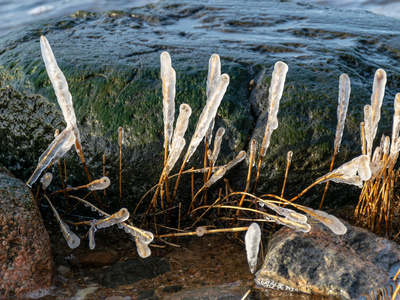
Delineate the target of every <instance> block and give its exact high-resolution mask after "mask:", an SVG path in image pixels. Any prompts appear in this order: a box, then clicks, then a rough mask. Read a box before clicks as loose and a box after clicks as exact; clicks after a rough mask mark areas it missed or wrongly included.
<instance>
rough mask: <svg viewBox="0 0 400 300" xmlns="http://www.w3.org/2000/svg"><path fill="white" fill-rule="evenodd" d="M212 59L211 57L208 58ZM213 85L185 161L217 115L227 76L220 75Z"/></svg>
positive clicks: (225, 87)
mask: <svg viewBox="0 0 400 300" xmlns="http://www.w3.org/2000/svg"><path fill="white" fill-rule="evenodd" d="M211 59H214V58H213V57H211V58H210V60H211ZM215 80H216V81H215V85H212V86H211V87H210V88H212V90H211V91H210V97H209V98H208V99H207V102H206V105H205V106H204V109H203V111H202V113H201V115H200V117H199V121H198V122H197V125H196V130H195V132H194V134H193V136H192V139H191V141H190V144H189V147H188V150H187V153H186V157H187V159H186V160H187V161H188V160H189V159H190V158H191V157H192V155H193V153H194V152H195V151H196V149H197V146H198V145H199V144H200V142H201V140H202V139H203V137H204V135H205V134H206V132H207V130H208V128H209V126H210V123H211V121H212V120H213V119H214V118H215V115H216V114H217V110H218V107H219V105H220V103H221V100H222V98H223V97H224V94H225V92H226V89H227V88H228V84H229V75H227V74H222V75H221V76H219V77H218V80H217V79H215Z"/></svg>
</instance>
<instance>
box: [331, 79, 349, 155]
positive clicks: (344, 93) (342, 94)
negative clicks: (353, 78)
mask: <svg viewBox="0 0 400 300" xmlns="http://www.w3.org/2000/svg"><path fill="white" fill-rule="evenodd" d="M350 91H351V87H350V78H349V76H347V74H342V75H340V78H339V99H338V102H339V103H338V108H337V118H338V123H337V127H336V137H335V149H337V152H339V149H340V144H341V142H342V136H343V129H344V124H345V121H346V115H347V108H348V106H349V99H350Z"/></svg>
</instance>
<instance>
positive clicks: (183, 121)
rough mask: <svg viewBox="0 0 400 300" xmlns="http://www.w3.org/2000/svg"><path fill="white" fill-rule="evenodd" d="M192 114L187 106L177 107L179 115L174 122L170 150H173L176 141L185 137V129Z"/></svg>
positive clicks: (183, 104) (184, 104)
mask: <svg viewBox="0 0 400 300" xmlns="http://www.w3.org/2000/svg"><path fill="white" fill-rule="evenodd" d="M191 114H192V109H191V107H190V106H189V104H186V103H182V104H181V105H180V106H179V115H178V119H177V120H176V124H175V130H174V135H173V137H172V144H171V148H174V144H175V142H176V140H177V139H179V138H183V137H184V136H185V132H186V129H187V127H188V124H189V118H190V115H191Z"/></svg>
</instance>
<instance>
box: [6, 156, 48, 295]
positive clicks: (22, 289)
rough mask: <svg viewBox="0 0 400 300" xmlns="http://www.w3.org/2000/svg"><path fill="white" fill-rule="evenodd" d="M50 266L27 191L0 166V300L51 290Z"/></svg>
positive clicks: (42, 232) (37, 216)
mask: <svg viewBox="0 0 400 300" xmlns="http://www.w3.org/2000/svg"><path fill="white" fill-rule="evenodd" d="M52 263H53V259H52V255H51V248H50V239H49V235H48V234H47V231H46V229H45V227H44V225H43V221H42V217H41V216H40V213H39V211H38V208H37V205H36V203H35V202H34V198H33V195H32V193H31V191H30V190H29V188H28V187H27V186H26V185H25V183H24V182H22V181H21V180H19V179H17V178H15V177H14V176H12V175H11V174H10V173H9V172H8V171H7V170H6V169H5V168H4V167H3V166H2V165H1V164H0V298H2V297H4V298H2V299H9V298H12V297H17V298H22V297H23V296H26V295H29V294H30V295H36V296H39V295H41V293H43V292H45V291H46V289H49V288H50V286H51V279H52Z"/></svg>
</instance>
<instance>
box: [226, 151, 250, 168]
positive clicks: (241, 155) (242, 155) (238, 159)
mask: <svg viewBox="0 0 400 300" xmlns="http://www.w3.org/2000/svg"><path fill="white" fill-rule="evenodd" d="M245 158H246V151H244V150H242V151H240V152H239V154H238V155H237V156H236V157H235V158H234V159H232V160H231V161H230V162H228V163H227V164H226V170H227V171H228V170H230V169H232V168H233V167H234V166H236V165H237V164H238V163H240V162H241V161H242V160H243V159H245Z"/></svg>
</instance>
